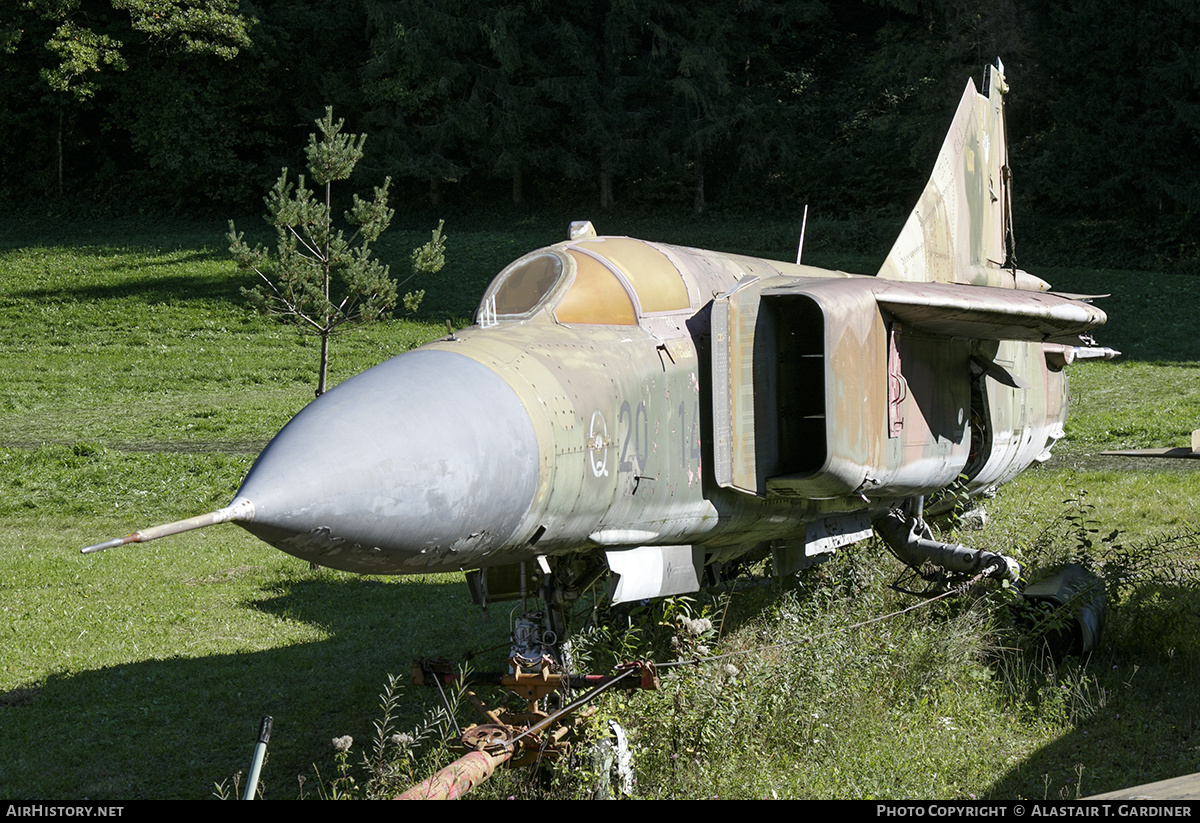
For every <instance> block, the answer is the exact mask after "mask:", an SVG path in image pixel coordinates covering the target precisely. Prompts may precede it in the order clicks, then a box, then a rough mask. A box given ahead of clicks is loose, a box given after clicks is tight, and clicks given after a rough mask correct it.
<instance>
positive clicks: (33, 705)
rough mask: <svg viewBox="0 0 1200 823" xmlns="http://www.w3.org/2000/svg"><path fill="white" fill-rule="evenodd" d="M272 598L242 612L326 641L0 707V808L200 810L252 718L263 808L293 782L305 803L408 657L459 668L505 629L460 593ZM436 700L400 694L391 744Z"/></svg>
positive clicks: (353, 583) (74, 680)
mask: <svg viewBox="0 0 1200 823" xmlns="http://www.w3.org/2000/svg"><path fill="white" fill-rule="evenodd" d="M276 588H277V589H278V591H277V593H275V594H273V595H271V596H269V597H267V598H265V599H262V600H259V601H256V602H253V603H248V604H246V605H247V606H248V607H250V608H255V609H260V610H262V611H265V612H269V613H271V614H274V615H277V616H279V617H280V618H281V619H282V620H300V621H304V622H306V623H311V624H316V625H319V626H321V627H322V628H324V629H325V630H326V631H328V632H329V637H328V639H326V640H322V641H320V642H315V643H304V644H299V645H294V646H288V647H282V648H275V649H269V650H266V651H256V652H245V653H231V654H225V655H216V656H209V657H202V658H173V659H168V660H152V661H146V662H141V663H133V664H128V665H122V666H113V667H108V668H104V669H100V670H96V671H83V672H76V673H71V674H62V675H53V676H51V677H49V678H47V680H46V681H45V682H44V683H42V684H40V685H38V686H36V687H25V688H21V689H17V690H14V691H11V692H8V693H7V694H5V695H0V727H2V728H3V729H4V734H3V735H0V796H4V797H9V798H30V799H33V798H37V799H55V800H67V799H74V800H81V799H85V798H86V799H90V800H125V799H137V798H205V797H209V796H210V795H211V794H212V792H213V787H214V784H215V783H219V782H221V781H230V778H231V777H232V776H233V775H234V773H235V772H239V771H240V772H242V773H243V774H245V772H246V771H247V768H248V765H249V762H250V756H251V753H252V749H253V746H254V742H255V736H256V734H257V730H258V725H259V721H260V720H261V718H262V716H264V715H271V716H273V717H274V719H275V724H274V731H273V733H272V737H271V743H270V747H269V754H268V761H267V764H266V766H265V767H264V770H263V775H262V780H263V782H264V784H265V787H266V792H265V795H266V797H268V798H275V799H294V798H296V797H297V796H298V795H299V784H298V781H297V775H305V776H307V778H308V781H309V785H308V789H307V791H306V793H307V794H308V795H312V794H313V785H314V784H313V779H314V778H315V775H314V773H313V769H312V766H313V764H314V763H316V764H317V766H318V768H319V769H320V770H321V772H322V773H323V774H329V773H330V772H331V771H332V770H333V759H332V748H331V743H330V741H331V739H332V738H334V737H338V736H341V735H345V734H350V735H352V736H353V737H354V738H355V740H357V741H359V742H360V745H358V746H356V749H357V750H359V751H361V750H362V749H363V748H365V745H366V744H367V742H368V740H369V738H370V736H371V734H372V733H373V730H372V721H374V720H375V719H377V718H378V716H379V710H378V705H379V694H380V691H381V690H382V688H383V686H384V685H385V683H386V680H387V675H388V674H389V673H392V674H404V673H407V671H408V669H409V665H410V663H411V661H412V660H413V659H414V658H416V657H418V656H422V655H430V654H434V655H445V656H453V657H459V656H461V655H462V654H463V653H464V652H466V651H468V650H478V649H479V648H480V647H483V646H486V645H489V644H491V643H494V642H498V639H501V638H503V637H506V636H507V625H506V620H505V619H504V616H503V615H502V614H499V613H494V614H493V615H492V617H491V618H490V619H489V620H487V622H483V620H484V619H483V618H482V617H481V616H480V613H479V611H478V609H476V608H475V607H474V606H473V605H471V603H470V599H469V597H468V596H467V593H466V588H465V586H462V585H461V584H430V583H426V582H420V581H415V582H414V581H403V582H399V583H392V582H387V583H385V582H381V581H374V580H328V581H326V580H302V581H295V582H284V583H281V584H279V585H278V586H277V587H276ZM179 630H180V631H181V632H182V631H186V627H185V626H183V625H181V626H180V629H179ZM237 642H238V641H237V638H235V637H231V638H229V643H228V645H230V646H234V645H237ZM403 681H404V682H407V678H404V679H403ZM436 699H437V695H436V693H430V692H425V691H423V690H422V691H418V690H416V688H415V687H412V686H409V687H408V691H407V692H406V693H405V695H404V698H403V700H402V705H403V707H404V709H405V710H406V711H407V712H408V714H406V716H404V717H403V718H401V720H400V721H399V724H398V730H406V729H407V728H408V727H410V726H412V725H413V724H415V723H416V722H417V720H418V719H419V718H420V716H421V714H422V712H423V710H424V708H425V707H426V706H429V705H432V702H433V701H436Z"/></svg>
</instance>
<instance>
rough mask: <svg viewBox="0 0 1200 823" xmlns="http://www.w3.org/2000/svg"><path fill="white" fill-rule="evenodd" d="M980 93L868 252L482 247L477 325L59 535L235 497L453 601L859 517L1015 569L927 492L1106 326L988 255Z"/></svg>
mask: <svg viewBox="0 0 1200 823" xmlns="http://www.w3.org/2000/svg"><path fill="white" fill-rule="evenodd" d="M1006 90H1007V88H1006V84H1005V80H1004V76H1003V67H1002V66H1001V65H999V64H998V65H997V66H993V67H988V69H987V70H986V76H985V79H984V87H983V91H982V92H980V91H977V90H976V87H975V85H974V83H973V82H970V81H969V82H968V83H967V87H966V90H965V91H964V92H963V96H962V100H961V102H960V104H959V106H958V110H957V113H956V114H955V116H954V120H953V123H952V124H951V127H950V131H949V134H948V135H947V136H946V139H945V142H944V144H943V145H942V148H941V152H940V154H939V155H938V158H937V163H936V166H935V168H934V171H933V175H932V177H931V178H930V180H929V182H928V184H927V186H926V188H925V190H924V193H923V194H922V195H921V198H920V200H919V202H918V203H917V205H916V208H915V209H913V211H912V213H911V214H910V216H909V217H908V220H907V222H906V223H905V225H904V228H903V230H902V231H901V233H900V236H899V238H898V239H897V241H896V243H895V245H894V247H893V248H892V250H891V252H890V253H889V254H888V256H887V258H886V260H885V261H884V263H883V266H882V268H881V269H880V270H879V272H878V273H876V274H875V275H874V276H862V275H852V274H846V273H844V272H840V271H828V270H823V269H818V268H814V267H812V266H807V265H802V264H799V263H795V264H793V263H787V262H777V261H772V260H762V259H755V258H750V257H743V256H739V255H734V254H724V253H721V252H716V251H705V250H699V249H693V248H683V247H679V246H671V245H666V244H662V243H654V242H647V241H643V240H635V239H632V238H629V237H602V236H597V235H596V233H595V231H594V230H593V229H592V226H591V224H590V223H574V224H572V226H571V231H570V239H569V240H567V241H565V242H562V243H559V244H556V245H554V246H550V247H548V248H543V249H539V250H537V251H534V252H531V253H529V254H527V255H525V256H524V257H522V258H520V259H519V260H517V261H516V262H514V263H512V264H511V265H509V266H508V267H507V268H505V269H504V270H503V271H501V272H500V274H499V275H498V276H497V277H496V278H495V280H493V281H492V283H491V285H490V286H489V287H488V288H487V291H486V292H485V293H484V295H483V299H482V301H481V304H480V307H479V310H478V314H477V317H476V321H477V322H476V325H474V326H472V327H470V328H468V329H464V330H461V331H458V332H455V333H452V334H450V335H449V336H448V337H446V338H443V339H440V340H437V341H435V342H432V343H428V344H426V345H424V346H421V347H419V348H418V349H415V350H413V351H411V352H407V353H404V354H401V355H399V356H397V357H394V358H392V359H390V360H388V361H386V362H384V363H381V364H380V365H378V366H375V367H374V368H371V369H369V370H367V371H366V372H363V373H362V374H360V375H358V376H356V377H353V378H351V379H349V380H347V381H345V382H343V383H341V384H340V385H338V386H337V387H335V388H334V389H332V390H331V391H329V392H328V393H326V394H324V395H322V396H321V397H319V398H318V399H316V400H315V401H314V402H313V403H311V404H310V405H309V406H308V407H306V408H305V409H303V410H302V411H301V412H300V413H299V414H297V415H296V417H295V418H294V419H293V420H292V421H291V422H289V423H288V424H287V426H285V427H284V428H283V430H282V431H280V432H279V434H278V435H276V436H275V438H274V439H273V440H272V441H271V442H270V444H269V445H268V446H267V447H266V449H265V450H264V451H263V452H262V454H261V455H260V456H259V458H258V460H257V461H256V462H255V464H254V466H253V468H251V470H250V473H249V475H248V476H247V477H246V479H245V482H244V483H243V484H242V486H241V489H240V490H239V491H238V493H237V496H236V497H235V499H234V500H233V502H232V503H230V505H229V506H228V507H226V508H223V509H220V510H218V511H215V512H211V513H209V514H204V515H200V516H198V517H194V518H191V519H189V520H184V521H180V522H178V523H172V524H168V525H165V526H158V527H155V528H151V529H147V530H144V531H140V532H137V533H135V534H132V535H129V536H128V537H124V538H118V539H115V540H111V541H108V542H106V543H100V544H98V545H95V546H89V547H88V548H86V549H84V551H85V552H91V551H97V550H100V549H106V548H111V547H114V546H118V545H122V544H125V543H133V542H142V541H146V540H152V539H155V538H158V537H162V536H165V535H168V534H174V533H178V532H181V531H186V530H189V529H194V528H199V527H201V526H207V525H211V524H215V523H220V522H224V521H233V522H235V523H237V524H238V525H240V526H241V527H242V528H244V529H246V530H247V531H249V532H250V533H251V534H254V535H255V536H257V537H259V538H261V539H262V540H264V541H266V542H267V543H269V544H271V545H272V546H275V547H276V548H278V549H280V550H282V551H285V552H287V553H289V554H292V555H295V556H296V557H299V558H303V559H305V560H309V561H312V562H313V563H316V564H320V565H322V566H329V567H331V568H335V569H342V570H346V571H352V572H361V573H364V574H423V573H430V572H449V571H459V570H462V571H465V572H467V574H468V582H469V583H470V584H471V588H472V592H473V594H474V596H475V597H476V600H477V601H479V602H481V603H484V604H486V603H487V602H491V601H494V600H502V599H516V598H518V597H522V598H523V597H525V596H526V595H531V596H532V595H535V594H536V595H539V596H540V597H542V598H543V599H544V600H545V602H546V603H547V604H548V605H549V607H550V608H549V609H548V612H550V613H552V614H553V613H555V612H557V611H558V609H559V607H561V605H562V604H563V603H568V602H570V601H571V600H572V599H573V598H576V597H578V596H579V594H580V593H581V591H582V590H583V589H584V588H585V587H587V586H590V585H592V584H593V583H594V582H596V581H597V580H599V579H600V578H601V577H602V576H603V575H604V574H605V573H611V574H610V576H609V577H610V590H609V594H610V596H611V597H612V599H613V600H614V601H616V602H621V601H630V600H640V599H645V598H651V597H659V596H667V595H674V594H680V593H685V592H691V591H696V590H698V589H699V588H700V587H701V586H703V585H705V583H706V581H711V580H713V579H715V578H716V577H717V576H718V575H719V574H720V571H721V569H722V567H723V566H724V565H725V564H728V563H730V562H731V561H736V560H738V559H740V558H744V557H746V556H752V555H753V556H758V554H759V553H761V555H763V556H765V555H766V553H767V551H768V550H769V552H770V555H771V557H772V558H773V562H774V568H775V571H776V573H778V574H787V573H791V572H793V571H795V570H797V569H800V568H802V567H804V566H806V565H809V564H811V563H813V562H815V561H816V560H818V559H820V558H822V557H824V556H827V555H829V554H830V553H831V552H833V551H835V550H837V549H839V548H843V547H845V546H848V545H850V544H853V543H855V542H857V541H860V540H863V539H866V538H867V537H869V536H870V535H871V534H872V531H877V532H878V533H879V534H880V535H881V536H882V537H883V539H884V540H885V541H886V542H887V543H888V544H889V545H890V547H891V548H892V550H893V551H894V552H895V553H896V554H897V555H898V556H899V557H900V558H901V559H902V560H903V561H904V562H906V563H908V564H910V565H912V566H920V565H921V564H922V563H925V562H927V561H928V562H932V563H934V564H935V565H937V566H941V567H943V568H944V569H947V570H949V571H950V572H951V573H957V574H962V575H966V574H977V573H979V572H984V573H986V574H989V575H992V576H997V577H1007V578H1013V579H1015V578H1016V576H1017V574H1018V571H1019V570H1018V568H1017V566H1016V564H1015V563H1014V562H1013V561H1011V560H1009V559H1007V558H1004V557H1001V556H999V555H997V554H994V553H992V552H989V551H986V550H975V549H969V548H967V547H964V546H961V545H953V544H945V543H940V542H937V541H936V540H934V539H933V537H932V534H931V532H930V531H929V530H928V528H927V527H926V525H925V523H924V521H923V519H922V516H923V510H924V504H925V501H926V500H927V499H929V498H931V497H933V496H936V495H938V494H939V493H944V492H945V491H946V490H947V489H948V488H950V487H952V486H954V485H955V484H956V483H958V484H960V486H959V488H960V489H961V491H962V492H965V493H966V494H978V493H981V492H983V491H985V490H988V489H991V488H993V487H995V486H996V485H998V484H1001V483H1003V482H1005V481H1007V480H1009V479H1011V478H1012V477H1014V476H1015V475H1017V474H1018V473H1019V472H1021V471H1022V470H1024V469H1026V468H1028V467H1029V466H1030V465H1032V464H1034V463H1036V462H1038V461H1042V460H1045V459H1046V458H1047V457H1048V456H1049V453H1050V448H1051V447H1052V446H1053V445H1054V443H1055V441H1057V440H1058V439H1059V438H1061V437H1062V436H1063V423H1064V421H1065V419H1066V415H1067V385H1066V379H1065V375H1064V374H1063V368H1064V367H1065V366H1066V365H1068V364H1070V363H1071V362H1072V361H1073V360H1075V359H1079V358H1092V357H1111V356H1113V355H1115V352H1113V351H1111V350H1109V349H1104V348H1099V347H1096V346H1094V345H1091V344H1090V343H1085V342H1084V341H1083V340H1082V339H1081V338H1080V335H1081V334H1083V333H1086V332H1088V331H1089V330H1091V329H1093V328H1095V327H1097V326H1099V325H1101V324H1102V323H1104V321H1105V315H1104V313H1103V312H1102V311H1100V310H1099V309H1097V308H1094V307H1093V306H1091V305H1090V304H1088V303H1086V302H1082V301H1080V300H1077V299H1073V298H1071V297H1070V296H1059V295H1055V294H1052V293H1050V292H1049V291H1048V288H1049V287H1048V285H1047V284H1046V283H1045V282H1044V281H1042V280H1040V279H1038V278H1036V277H1033V276H1031V275H1029V274H1027V273H1025V272H1023V271H1020V270H1018V269H1017V268H1016V266H1015V264H1014V263H1013V262H1012V254H1011V249H1012V223H1011V202H1012V198H1011V174H1010V170H1009V165H1008V152H1007V145H1006V140H1005V125H1004V114H1003V105H1002V98H1003V95H1004V93H1005V92H1006ZM550 621H551V625H550V627H549V628H550V630H551V631H554V632H558V631H559V630H560V627H559V626H557V625H555V623H556V619H553V618H551V619H550ZM559 636H561V635H559Z"/></svg>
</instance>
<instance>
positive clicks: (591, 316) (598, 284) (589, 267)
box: [554, 250, 637, 326]
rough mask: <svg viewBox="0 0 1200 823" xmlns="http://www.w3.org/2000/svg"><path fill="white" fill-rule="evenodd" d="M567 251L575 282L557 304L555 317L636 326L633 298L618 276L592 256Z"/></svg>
mask: <svg viewBox="0 0 1200 823" xmlns="http://www.w3.org/2000/svg"><path fill="white" fill-rule="evenodd" d="M567 253H568V254H569V255H571V259H572V260H574V261H575V282H573V283H572V284H571V287H570V288H569V289H568V290H567V293H566V294H565V295H563V299H562V300H560V301H559V303H558V306H556V307H555V309H554V318H555V319H556V320H558V322H559V323H584V324H590V325H609V326H633V325H636V324H637V314H636V313H635V312H634V310H633V301H632V300H630V299H629V293H628V292H626V291H625V287H624V286H623V285H621V281H620V280H618V279H617V276H616V275H615V274H613V272H612V271H610V270H609V269H608V267H606V266H605V265H604V264H603V263H601V262H600V261H599V260H597V259H596V258H594V257H591V256H590V255H587V254H583V253H581V252H577V251H575V250H570V251H568V252H567Z"/></svg>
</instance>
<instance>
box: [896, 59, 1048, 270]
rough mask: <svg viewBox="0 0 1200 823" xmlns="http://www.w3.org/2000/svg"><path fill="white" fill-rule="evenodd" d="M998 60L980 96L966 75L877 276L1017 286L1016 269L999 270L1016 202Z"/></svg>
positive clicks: (1005, 88) (1004, 88)
mask: <svg viewBox="0 0 1200 823" xmlns="http://www.w3.org/2000/svg"><path fill="white" fill-rule="evenodd" d="M996 62H997V65H995V66H988V67H987V71H986V81H987V82H986V85H985V89H984V93H983V94H980V93H979V92H977V91H976V90H975V83H974V82H973V81H970V80H968V81H967V88H966V90H965V91H964V92H963V96H962V100H961V101H960V102H959V104H958V111H957V112H955V114H954V121H953V122H952V123H951V124H950V132H949V133H948V134H947V135H946V140H945V142H944V143H942V150H941V151H940V152H939V153H938V158H937V164H936V165H935V166H934V169H933V174H932V175H931V176H930V178H929V182H928V183H926V184H925V191H924V192H922V193H921V199H920V200H918V201H917V205H916V208H914V209H913V210H912V213H911V214H910V215H909V216H908V220H907V222H905V224H904V228H903V229H902V230H901V232H900V236H899V237H898V238H897V239H896V243H895V245H894V246H892V250H891V251H890V252H889V253H888V256H887V259H886V260H884V262H883V266H882V267H881V268H880V269H879V273H878V276H879V277H883V278H887V279H890V280H907V281H915V282H935V283H963V284H968V285H977V286H1003V287H1007V288H1014V287H1019V286H1017V283H1016V280H1017V274H1016V272H1015V270H1005V269H1003V268H1002V267H1003V266H1005V265H1011V261H1010V260H1008V254H1007V253H1006V250H1007V248H1008V245H1009V236H1010V235H1009V233H1010V231H1011V203H1012V200H1011V196H1010V194H1009V192H1010V188H1011V177H1010V173H1009V168H1008V143H1007V141H1006V139H1005V133H1004V101H1003V95H1004V93H1005V92H1007V91H1008V86H1007V84H1006V83H1005V82H1004V74H1003V71H1004V67H1003V65H1002V64H1000V62H999V61H996ZM1022 274H1023V273H1022ZM1035 288H1036V286H1035Z"/></svg>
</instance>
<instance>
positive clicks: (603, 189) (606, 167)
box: [600, 157, 613, 209]
mask: <svg viewBox="0 0 1200 823" xmlns="http://www.w3.org/2000/svg"><path fill="white" fill-rule="evenodd" d="M612 167H613V164H612V160H609V159H608V158H607V157H606V158H604V159H603V160H601V161H600V208H602V209H608V208H612V205H613V171H612Z"/></svg>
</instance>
